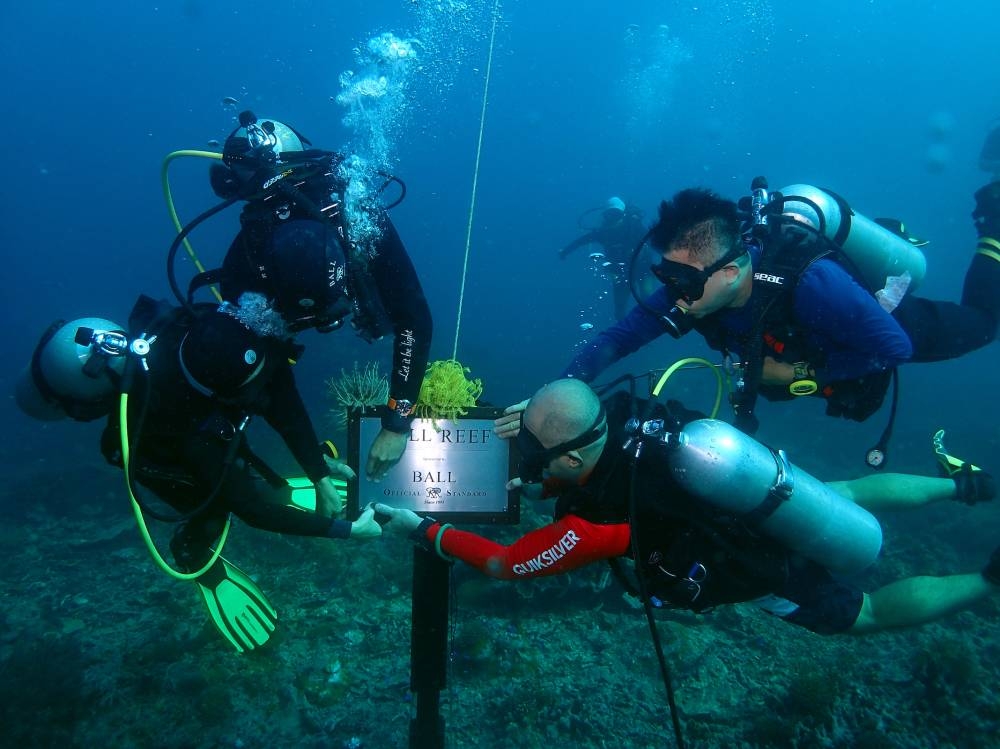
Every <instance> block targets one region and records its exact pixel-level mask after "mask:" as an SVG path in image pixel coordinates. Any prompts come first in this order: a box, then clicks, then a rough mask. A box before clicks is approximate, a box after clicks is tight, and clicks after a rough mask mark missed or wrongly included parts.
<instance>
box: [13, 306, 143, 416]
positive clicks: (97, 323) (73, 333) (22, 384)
mask: <svg viewBox="0 0 1000 749" xmlns="http://www.w3.org/2000/svg"><path fill="white" fill-rule="evenodd" d="M85 330H86V331H90V333H91V334H96V337H97V340H95V339H93V338H92V339H90V340H82V339H81V338H80V332H81V331H85ZM108 337H113V338H114V339H115V341H117V340H118V339H119V338H120V339H121V340H122V341H125V342H126V343H127V341H126V339H125V337H124V328H122V326H120V325H119V324H118V323H115V322H112V321H111V320H106V319H104V318H103V317H81V318H79V319H77V320H72V321H70V322H63V321H60V322H58V323H56V324H54V325H53V326H52V327H51V328H50V329H49V330H48V331H47V332H46V333H45V335H43V336H42V339H41V340H40V341H39V342H38V345H37V346H36V349H35V353H34V356H33V364H31V365H28V366H26V367H25V368H24V369H23V370H22V372H21V374H20V376H19V377H18V379H17V382H16V383H15V388H14V397H15V401H16V402H17V405H18V406H19V407H20V409H21V410H22V411H23V412H24V413H26V414H27V415H28V416H31V417H32V418H34V419H38V420H40V421H55V420H57V419H64V418H66V416H67V414H66V411H65V410H64V409H63V404H64V402H74V403H78V404H83V405H87V404H99V403H101V402H103V401H104V399H106V398H107V397H108V396H109V395H111V393H112V392H113V390H114V383H113V381H112V380H111V379H110V378H108V377H107V376H105V375H104V374H103V369H104V367H105V366H106V367H107V368H109V369H110V370H111V371H113V372H115V373H116V374H117V375H121V373H122V371H123V370H124V369H125V359H124V357H122V356H112V357H102V356H101V354H102V353H105V352H103V351H102V350H101V349H102V347H103V346H104V345H106V343H105V339H106V338H108ZM91 362H93V365H95V366H93V367H92V366H91ZM96 365H103V366H96ZM92 369H93V371H91V370H92ZM39 380H41V381H39ZM56 399H58V400H56ZM109 410H110V408H109ZM105 413H107V412H105Z"/></svg>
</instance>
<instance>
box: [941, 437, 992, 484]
mask: <svg viewBox="0 0 1000 749" xmlns="http://www.w3.org/2000/svg"><path fill="white" fill-rule="evenodd" d="M932 442H933V443H934V454H935V455H936V456H937V459H938V463H940V464H941V468H943V469H944V473H945V475H946V476H954V475H955V474H956V473H958V472H959V471H961V470H962V466H964V465H965V461H964V460H962V459H961V458H956V457H955V456H954V455H949V454H948V451H947V450H945V447H944V429H938V430H937V431H936V432H935V433H934V437H933V439H932ZM969 470H970V471H980V470H982V469H981V468H980V467H979V466H975V465H972V464H971V463H970V464H969Z"/></svg>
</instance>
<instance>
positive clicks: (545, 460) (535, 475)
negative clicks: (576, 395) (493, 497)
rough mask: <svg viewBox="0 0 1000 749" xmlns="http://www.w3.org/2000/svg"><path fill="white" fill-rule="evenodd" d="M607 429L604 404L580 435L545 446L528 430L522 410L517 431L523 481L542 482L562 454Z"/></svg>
mask: <svg viewBox="0 0 1000 749" xmlns="http://www.w3.org/2000/svg"><path fill="white" fill-rule="evenodd" d="M607 431H608V420H607V415H606V414H605V412H604V406H603V404H602V405H601V410H600V411H598V412H597V418H596V419H594V423H593V424H591V425H590V427H589V428H588V429H587V431H585V432H584V433H583V434H581V435H580V436H579V437H574V438H573V439H571V440H567V441H566V442H560V443H559V444H558V445H553V446H552V447H545V446H544V445H543V444H542V443H541V442H539V440H538V437H536V436H535V435H533V434H532V433H531V432H530V431H528V428H527V427H526V426H525V425H524V412H522V413H521V429H520V431H518V433H517V449H518V451H519V452H520V453H521V463H520V465H519V466H518V471H517V472H518V475H519V476H520V477H521V482H522V483H525V484H539V483H541V482H542V479H543V478H544V477H543V475H542V474H543V472H544V471H545V469H546V468H547V467H548V465H549V463H551V462H552V461H553V460H555V459H556V458H558V457H559V456H560V455H563V454H564V453H568V452H569V451H570V450H576V449H578V448H580V447H585V446H587V445H590V444H592V443H593V442H596V441H597V440H598V439H600V437H601V436H602V435H604V434H605V433H606V432H607Z"/></svg>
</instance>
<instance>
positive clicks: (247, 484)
mask: <svg viewBox="0 0 1000 749" xmlns="http://www.w3.org/2000/svg"><path fill="white" fill-rule="evenodd" d="M239 301H240V303H239V304H238V305H236V304H233V303H230V302H223V303H222V304H218V305H217V304H198V305H194V306H192V307H181V308H177V307H172V306H170V305H167V304H166V303H163V302H156V301H154V300H152V299H151V298H149V297H146V296H141V297H140V298H139V300H138V301H137V302H136V305H135V307H134V308H133V311H132V313H131V315H130V317H129V324H128V328H127V329H122V328H121V327H120V326H118V325H116V324H115V323H112V322H110V321H107V320H102V319H99V318H86V319H83V320H78V321H74V322H71V323H63V322H60V323H57V324H56V325H55V326H53V328H52V330H51V331H50V333H49V334H47V335H46V336H44V337H43V338H42V340H41V341H40V343H39V345H38V347H37V348H36V350H35V355H34V357H33V361H32V366H31V368H30V369H29V370H28V371H27V372H26V373H25V375H24V376H23V377H22V381H21V382H20V383H19V385H18V403H19V404H20V405H21V406H22V408H23V409H24V410H25V411H27V412H28V413H29V414H30V415H35V416H40V417H42V418H55V417H56V416H57V415H59V414H60V413H62V414H63V415H68V416H71V417H73V418H75V419H77V420H88V421H89V420H93V419H96V418H100V417H101V416H102V415H104V414H108V413H109V412H110V415H109V417H108V423H107V427H106V428H105V430H104V432H103V434H102V438H101V451H102V453H103V454H104V456H105V458H106V459H107V460H108V462H109V463H111V464H112V465H115V466H118V467H120V468H123V469H124V470H125V473H126V478H127V481H128V485H129V492H130V495H131V497H132V500H133V509H134V510H135V512H136V516H137V519H138V520H139V523H140V528H141V529H142V531H143V533H144V536H145V539H146V541H147V544H148V545H149V548H150V551H151V552H152V553H153V556H154V559H156V561H157V562H158V564H160V566H161V567H163V568H164V569H165V570H166V571H168V572H169V573H171V574H172V575H173V576H174V577H177V578H179V579H190V580H194V581H195V582H196V583H197V584H198V588H199V591H200V592H201V594H202V595H203V597H204V600H205V603H206V605H207V607H208V609H209V612H210V615H211V617H212V621H213V623H214V624H215V625H216V627H217V628H218V629H219V631H220V632H221V633H222V634H223V635H224V636H225V637H226V638H227V639H228V640H229V641H230V642H231V643H232V645H233V646H234V647H235V648H236V649H237V650H238V651H240V652H243V651H245V650H252V649H254V648H255V647H259V646H260V645H263V644H264V643H265V642H266V641H267V640H268V639H269V637H270V633H271V632H273V631H274V628H275V623H276V620H277V614H276V612H275V610H274V608H273V607H272V606H271V604H270V603H269V602H268V601H267V598H266V597H265V596H264V594H263V593H262V592H261V591H260V589H259V588H258V587H257V585H256V584H255V583H254V582H253V581H252V580H250V578H249V577H248V576H247V575H246V574H244V573H243V572H242V571H241V570H239V569H238V568H237V567H236V566H235V565H234V564H232V563H231V562H229V561H228V560H226V559H225V558H223V557H222V556H221V551H222V545H223V544H224V541H225V538H226V536H227V534H228V530H229V522H230V521H229V518H230V514H233V515H236V516H237V517H239V518H240V519H241V520H243V521H244V522H246V523H247V524H248V525H251V526H253V527H255V528H259V529H261V530H267V531H272V532H274V533H285V534H290V535H297V536H313V537H318V538H331V539H348V538H351V539H368V538H375V537H377V536H379V535H381V530H380V528H379V526H378V524H377V523H376V522H375V520H374V519H373V517H372V514H371V513H366V514H364V515H362V516H361V517H360V518H359V519H358V520H356V521H355V522H353V523H351V522H348V521H346V520H340V519H337V518H336V516H337V515H338V514H339V513H340V512H341V509H342V505H343V503H342V500H341V496H340V494H339V492H338V490H337V486H336V485H335V483H334V479H335V476H337V475H338V474H339V475H340V476H341V477H343V478H345V479H350V478H354V472H353V471H352V470H351V469H350V468H349V467H347V466H346V465H344V464H342V463H340V462H339V461H335V460H334V461H328V460H327V459H326V458H325V457H324V452H323V449H322V447H321V445H320V443H319V440H318V438H317V436H316V432H315V430H314V428H313V425H312V422H311V421H310V419H309V416H308V414H307V413H306V410H305V407H304V405H303V403H302V398H301V396H300V395H299V392H298V389H297V388H296V385H295V379H294V376H293V374H292V368H291V364H290V363H289V360H290V359H294V358H295V356H296V355H297V354H298V353H299V352H298V350H297V348H296V347H295V346H294V344H293V343H292V342H291V338H290V336H289V334H288V332H287V331H286V330H285V326H284V323H283V321H282V319H281V317H280V316H279V315H278V314H277V313H276V312H275V311H274V310H273V309H272V308H271V306H270V305H269V304H268V302H267V300H266V299H265V298H264V297H263V296H261V295H259V294H255V293H247V294H244V295H242V296H241V297H240V300H239ZM116 403H118V404H120V406H119V408H117V409H116V408H115V407H114V406H115V404H116ZM102 412H103V413H102ZM257 415H259V416H262V417H263V419H264V420H265V421H266V422H267V423H268V425H270V426H271V428H273V429H274V430H275V431H276V432H277V433H278V435H279V436H280V437H281V439H282V440H283V442H284V443H285V445H286V446H287V447H288V449H289V450H290V452H291V453H292V455H293V456H294V458H295V459H296V461H297V462H298V463H299V465H300V466H301V467H302V469H303V470H304V471H305V474H306V476H307V477H308V481H305V480H296V481H292V482H289V481H286V480H285V479H284V478H282V477H280V476H279V475H278V474H277V473H275V472H274V471H273V470H272V469H270V468H269V467H268V466H267V465H266V464H265V463H264V462H263V461H262V460H261V459H260V458H259V457H257V456H256V455H255V454H254V453H253V452H252V450H251V449H250V447H249V445H248V444H247V440H246V430H247V426H248V424H249V422H250V420H251V419H252V417H254V416H257ZM341 483H342V482H341ZM293 485H294V486H300V487H302V488H303V489H308V491H306V492H305V493H306V494H308V495H311V496H310V497H309V498H308V499H306V500H303V499H302V498H301V497H299V498H297V497H296V496H294V495H293ZM140 486H141V487H143V488H144V489H145V490H148V491H149V492H151V493H152V495H155V497H157V498H158V499H159V500H160V501H161V502H162V503H165V504H166V505H168V506H169V507H170V508H172V511H170V510H165V509H164V508H162V507H161V506H158V504H157V503H151V502H150V501H149V500H148V499H147V498H145V497H144V496H143V495H144V494H145V493H146V492H145V491H141V490H140V489H139V487H140ZM304 507H305V508H308V509H304ZM313 509H314V511H313ZM145 517H153V518H155V519H157V520H162V521H167V522H174V523H176V524H177V527H176V530H175V532H174V534H173V537H172V539H171V541H170V549H171V552H172V554H173V557H174V561H175V562H176V566H177V568H178V569H179V570H180V572H177V571H176V570H173V569H172V568H170V567H169V565H167V564H166V563H165V562H164V561H163V559H162V557H160V555H159V552H158V551H157V550H156V548H155V545H154V544H153V543H152V540H151V538H150V536H149V534H148V531H147V530H146V526H145ZM213 546H214V547H215V551H214V552H213V548H212V547H213Z"/></svg>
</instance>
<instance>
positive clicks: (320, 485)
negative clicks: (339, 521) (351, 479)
mask: <svg viewBox="0 0 1000 749" xmlns="http://www.w3.org/2000/svg"><path fill="white" fill-rule="evenodd" d="M352 473H353V471H352ZM343 509H344V500H343V499H342V498H341V496H340V492H338V491H337V487H336V486H334V484H333V479H331V478H330V477H329V476H324V477H323V478H321V479H320V480H319V481H317V482H316V512H317V513H319V514H320V515H323V516H325V517H328V518H333V517H336V516H337V515H339V514H340V512H341V510H343Z"/></svg>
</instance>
